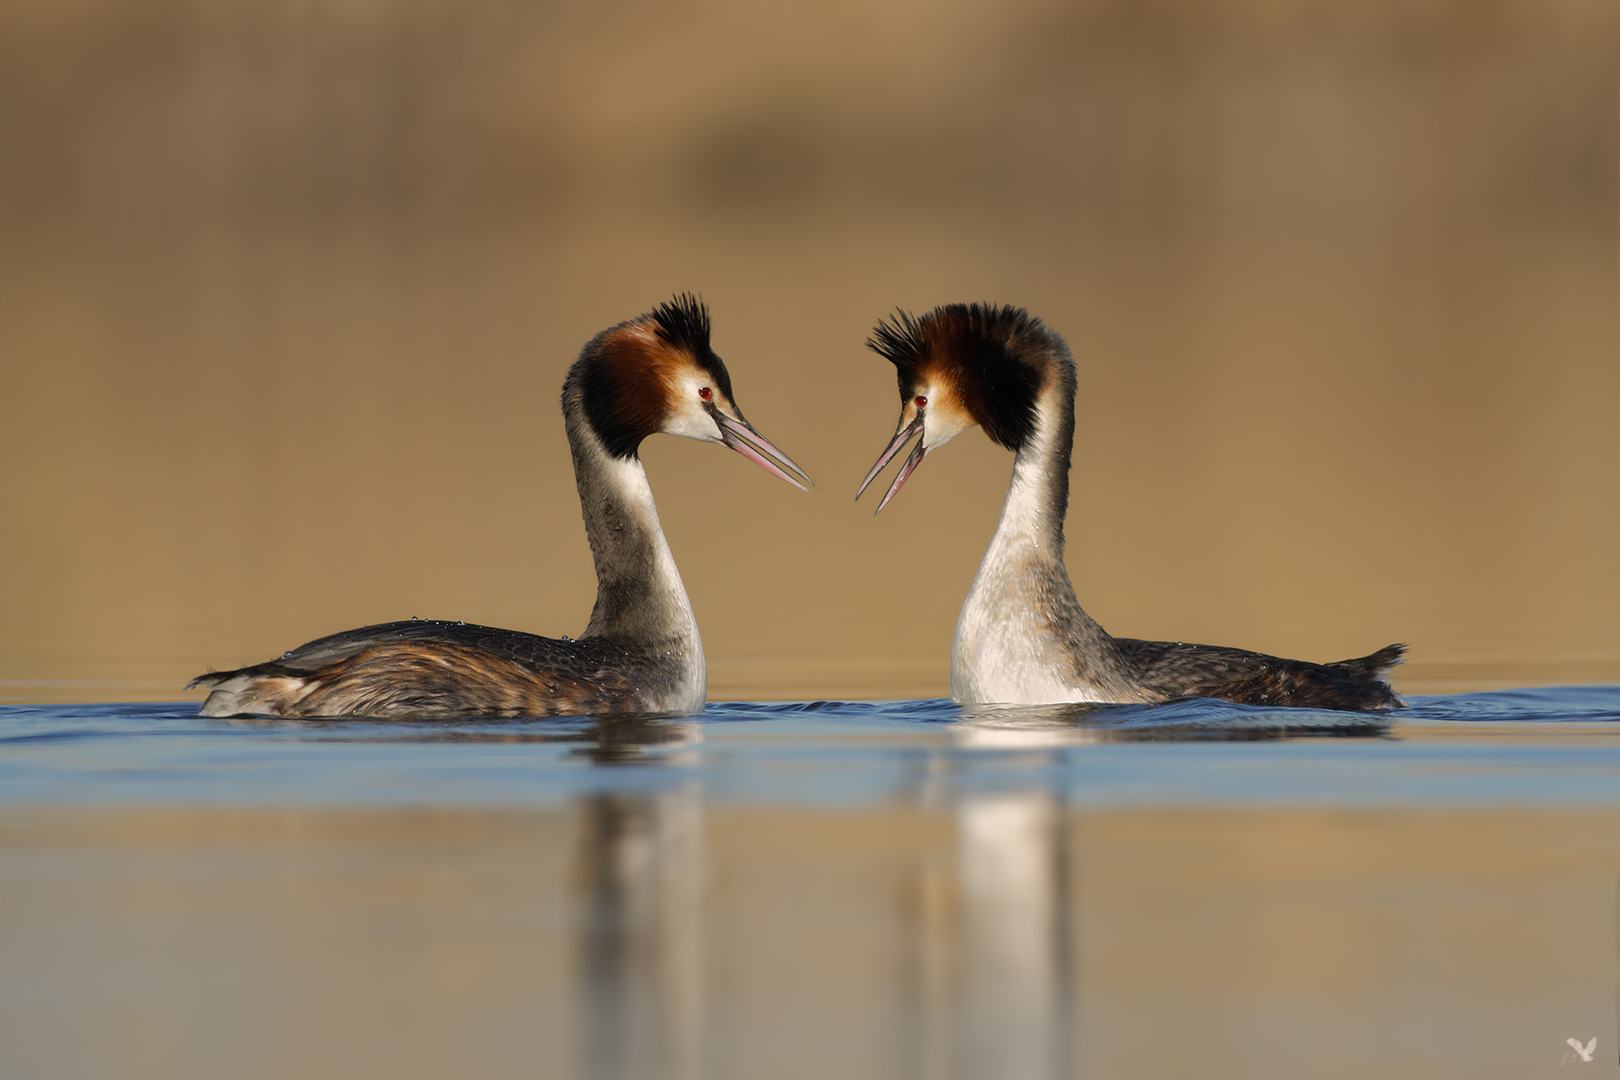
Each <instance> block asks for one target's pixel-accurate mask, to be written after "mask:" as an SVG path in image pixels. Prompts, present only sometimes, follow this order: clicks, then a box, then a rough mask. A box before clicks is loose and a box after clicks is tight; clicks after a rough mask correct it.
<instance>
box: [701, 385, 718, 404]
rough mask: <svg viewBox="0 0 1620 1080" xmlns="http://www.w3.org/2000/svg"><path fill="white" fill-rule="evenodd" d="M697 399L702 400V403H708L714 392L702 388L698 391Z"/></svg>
mask: <svg viewBox="0 0 1620 1080" xmlns="http://www.w3.org/2000/svg"><path fill="white" fill-rule="evenodd" d="M698 397H700V398H702V399H703V400H704V401H708V400H709V399H710V398H712V397H714V391H713V390H710V389H709V388H708V387H707V386H705V387H702V388H700V389H699V390H698Z"/></svg>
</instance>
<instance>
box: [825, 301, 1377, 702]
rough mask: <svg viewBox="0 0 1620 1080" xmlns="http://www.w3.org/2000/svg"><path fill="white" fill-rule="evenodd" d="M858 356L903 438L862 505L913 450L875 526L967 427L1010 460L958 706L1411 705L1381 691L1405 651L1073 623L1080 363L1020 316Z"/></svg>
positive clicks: (968, 612) (965, 312)
mask: <svg viewBox="0 0 1620 1080" xmlns="http://www.w3.org/2000/svg"><path fill="white" fill-rule="evenodd" d="M867 344H868V345H869V346H871V348H872V349H874V350H875V351H876V352H878V353H880V354H881V355H883V356H885V357H887V358H888V359H889V360H890V361H892V362H893V363H894V365H895V367H896V368H897V369H898V372H899V379H900V398H901V402H902V404H901V409H900V427H899V431H898V432H896V434H895V437H894V440H893V441H892V442H890V443H889V445H888V447H887V448H886V449H885V450H884V451H883V454H882V456H880V457H879V458H878V460H877V464H875V465H873V466H872V471H871V472H869V473H868V474H867V476H866V479H865V480H864V481H863V482H862V483H861V491H862V492H864V491H865V490H866V488H867V486H868V485H870V484H871V483H872V480H873V478H874V477H876V476H877V474H878V473H879V472H880V471H881V470H882V468H883V467H884V466H885V465H887V464H888V463H889V461H890V460H891V459H892V458H894V456H895V455H896V454H898V453H899V452H900V450H901V449H902V448H903V447H904V446H905V445H906V444H907V443H908V442H909V441H910V440H911V439H912V437H913V436H916V435H919V434H920V435H921V438H920V439H919V440H918V442H917V445H916V448H915V449H914V450H913V451H912V452H911V454H910V455H909V456H908V457H907V458H906V460H905V463H904V464H903V465H902V466H901V467H900V471H899V473H898V474H897V475H896V476H895V478H894V481H893V482H892V483H891V484H890V485H889V489H888V490H887V491H886V492H885V493H884V495H883V501H882V502H880V503H879V504H878V510H879V511H881V510H882V509H883V507H884V506H886V505H887V504H888V502H889V500H890V499H892V498H893V497H894V495H895V492H897V491H899V490H900V487H901V485H902V484H904V483H905V482H906V479H907V477H909V476H910V475H911V473H912V471H913V470H915V469H916V468H917V466H918V464H920V463H921V461H922V459H923V458H924V457H925V456H926V455H928V454H929V453H931V452H932V451H934V450H936V449H938V448H939V447H941V446H943V445H945V444H946V443H947V442H949V441H950V440H951V439H952V438H954V437H955V436H956V435H957V434H959V433H960V432H961V431H963V430H964V429H965V428H967V427H970V426H971V425H974V424H977V425H979V426H980V427H981V428H983V429H984V432H985V434H986V435H988V436H989V437H990V439H991V440H992V441H993V442H995V443H997V444H998V445H1000V446H1004V447H1006V448H1007V449H1008V450H1011V451H1013V452H1014V453H1015V454H1016V455H1017V457H1016V459H1015V462H1014V465H1013V476H1012V484H1011V486H1010V487H1009V488H1008V490H1007V501H1006V503H1005V505H1004V506H1003V507H1002V511H1001V521H1000V523H999V524H998V525H997V526H996V532H995V535H994V537H992V538H991V541H990V547H989V549H988V550H987V551H986V552H985V554H984V560H983V562H981V563H980V564H979V572H978V574H977V576H976V577H974V579H973V586H972V588H971V589H969V590H968V595H967V600H966V601H964V603H963V605H962V614H961V616H960V618H959V619H958V620H957V624H956V642H955V645H954V646H953V648H952V650H951V697H952V698H954V699H956V700H957V701H961V702H1009V703H1018V702H1024V703H1043V702H1063V701H1104V702H1152V701H1164V700H1166V699H1169V698H1175V697H1187V696H1198V697H1213V698H1224V699H1226V700H1227V701H1233V702H1238V703H1243V704H1256V705H1297V706H1308V707H1314V708H1330V709H1390V708H1396V707H1398V706H1400V705H1402V704H1404V703H1403V702H1402V701H1401V699H1400V698H1399V697H1397V696H1396V695H1395V693H1394V692H1393V691H1392V690H1391V689H1390V686H1389V682H1388V673H1389V671H1390V669H1391V668H1393V667H1394V666H1395V665H1396V664H1398V663H1400V660H1401V656H1402V654H1403V653H1404V652H1405V648H1406V647H1405V646H1404V645H1390V646H1388V647H1386V648H1383V649H1380V650H1378V651H1377V652H1375V653H1373V654H1372V655H1370V656H1364V657H1361V658H1359V659H1355V660H1341V661H1339V662H1338V663H1333V664H1314V663H1309V662H1306V661H1301V660H1284V659H1281V658H1279V657H1275V656H1266V655H1264V654H1263V653H1255V652H1248V651H1246V650H1243V649H1229V648H1222V647H1219V646H1212V645H1188V644H1184V643H1182V642H1179V641H1175V642H1172V641H1138V640H1135V639H1133V638H1116V637H1113V636H1111V635H1110V634H1109V633H1108V632H1107V631H1105V630H1104V629H1103V628H1102V627H1101V626H1099V625H1097V623H1096V621H1095V620H1094V619H1092V618H1091V617H1090V616H1089V615H1087V614H1086V613H1085V611H1083V610H1082V609H1081V607H1080V604H1079V602H1078V601H1077V600H1076V599H1075V595H1074V586H1073V585H1072V584H1071V583H1070V581H1069V574H1068V571H1067V569H1065V567H1064V564H1063V519H1064V516H1065V514H1066V512H1067V510H1068V504H1069V456H1070V452H1071V449H1072V446H1073V442H1074V395H1075V370H1074V362H1073V360H1072V359H1071V358H1070V355H1069V349H1068V346H1067V345H1065V344H1064V342H1063V339H1062V338H1061V337H1059V336H1058V335H1057V334H1055V333H1053V332H1052V331H1051V330H1049V329H1047V327H1046V326H1044V325H1043V324H1042V323H1041V322H1040V320H1038V319H1036V318H1034V317H1032V316H1031V315H1030V314H1029V313H1028V312H1026V311H1024V310H1022V309H1020V308H1013V307H994V306H988V305H983V304H951V305H949V306H946V307H941V308H936V309H935V310H934V311H932V312H930V313H928V314H926V315H924V316H922V317H921V318H914V317H912V316H910V315H908V314H906V313H904V312H901V313H899V314H898V315H896V316H895V317H894V318H893V319H892V320H888V321H885V322H882V323H879V324H878V326H877V328H876V330H875V331H874V333H873V337H872V338H871V339H870V340H869V341H868V342H867ZM858 497H859V493H857V498H858Z"/></svg>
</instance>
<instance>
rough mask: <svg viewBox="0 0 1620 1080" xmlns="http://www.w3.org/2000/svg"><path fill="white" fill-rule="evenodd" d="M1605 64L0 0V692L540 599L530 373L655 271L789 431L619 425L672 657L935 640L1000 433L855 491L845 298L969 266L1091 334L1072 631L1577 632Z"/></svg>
mask: <svg viewBox="0 0 1620 1080" xmlns="http://www.w3.org/2000/svg"><path fill="white" fill-rule="evenodd" d="M1617 73H1620V7H1617V6H1616V5H1614V4H1613V3H1612V2H1609V0H1517V2H1512V0H1502V2H1491V3H1481V2H1478V0H1413V2H1402V3H1394V2H1379V3H1368V2H1364V0H1300V2H1297V3H1278V2H1272V0H1222V2H1218V3H1211V2H1204V0H1198V2H1194V0H1185V2H1179V0H1162V2H1149V3H1127V2H1124V0H1090V2H1071V3H1057V2H1054V0H1015V2H1007V3H1000V4H976V5H975V4H963V5H946V6H940V5H924V4H920V3H912V2H909V0H889V2H885V3H872V2H869V0H862V2H860V3H852V2H830V3H823V4H817V5H807V6H801V7H780V6H771V5H764V6H762V5H757V4H752V3H742V2H735V0H709V2H693V3H686V4H681V5H664V4H653V3H641V2H635V0H611V2H599V3H593V4H566V3H532V2H527V0H523V2H519V0H457V2H454V3H452V2H448V0H443V2H441V0H413V2H410V3H402V2H401V3H389V2H384V0H328V2H297V0H230V2H228V3H226V2H219V0H214V2H208V0H198V2H185V3H182V2H178V0H151V2H148V3H142V4H128V3H117V2H113V0H59V2H55V3H49V4H46V3H37V2H33V0H6V2H4V3H0V364H3V369H4V390H3V392H0V454H3V455H4V462H5V464H4V467H3V469H0V507H3V509H0V566H3V567H4V569H3V571H0V700H6V701H44V700H94V699H109V700H137V699H164V700H167V699H174V698H178V697H180V696H181V693H180V686H181V685H182V684H183V683H184V682H185V681H186V680H187V679H188V678H189V677H190V676H192V675H194V674H197V673H199V672H201V671H203V670H205V669H208V668H219V667H230V666H236V665H238V664H242V663H248V662H254V661H258V660H263V659H268V658H270V657H272V656H274V655H277V654H279V653H280V652H281V651H283V650H284V649H288V648H291V647H293V646H295V645H297V644H299V643H300V642H303V641H306V640H309V639H311V638H314V637H317V636H320V635H322V634H325V633H329V632H332V631H336V630H341V629H346V628H349V627H353V626H358V625H362V624H365V623H372V622H380V621H384V620H389V619H398V618H406V617H410V616H412V615H419V616H422V617H424V618H426V617H437V618H451V619H465V620H468V621H476V622H483V623H489V624H494V625H499V626H507V627H512V628H516V629H523V630H529V631H534V632H538V633H545V634H551V635H557V634H564V633H566V634H576V633H578V632H579V631H580V630H581V629H582V628H583V627H584V624H585V621H586V618H587V616H588V613H589V609H590V605H591V599H592V596H593V594H594V579H593V578H592V575H591V564H590V559H589V555H588V552H587V549H586V546H585V541H584V535H583V530H582V528H581V526H580V522H579V513H578V504H577V500H576V498H575V494H574V489H573V481H572V476H571V472H570V468H569V459H568V455H567V452H566V444H565V441H564V437H563V432H562V424H561V419H560V416H559V413H558V407H557V397H558V391H559V387H560V383H561V380H562V375H563V372H564V370H565V369H566V367H567V365H568V364H569V363H570V362H571V361H572V360H573V358H574V357H575V355H576V354H577V353H578V350H579V348H580V346H581V345H582V344H583V343H584V342H585V341H586V340H587V339H588V338H589V337H590V336H591V335H592V334H594V333H595V332H596V331H597V330H599V329H601V328H603V327H605V326H608V325H610V324H612V323H615V322H617V321H620V320H622V319H625V318H628V317H631V316H633V315H636V314H638V313H640V312H643V311H646V310H648V309H649V308H651V307H652V306H653V305H655V304H656V303H658V302H659V301H661V300H663V299H665V298H667V297H668V296H669V295H670V294H671V293H673V292H675V291H678V290H692V291H696V292H700V293H701V294H702V295H703V296H704V297H705V298H706V299H707V300H708V302H709V303H710V305H711V307H712V309H713V312H714V318H715V335H714V344H715V347H716V349H717V351H718V352H719V353H720V354H721V356H723V357H724V358H725V360H726V361H727V363H728V364H729V366H730V367H731V371H732V375H733V378H734V380H735V384H736V390H737V396H738V399H739V401H740V403H741V405H742V407H743V408H744V409H745V410H746V411H747V414H748V416H749V418H750V419H751V420H752V421H754V422H755V423H756V424H757V425H758V426H759V428H760V429H761V431H763V432H764V433H765V434H766V435H767V436H768V437H769V438H770V439H772V440H773V441H775V442H776V443H778V445H780V446H782V447H783V449H785V450H786V451H788V452H789V453H790V454H792V455H793V456H794V457H795V458H796V459H797V460H798V461H799V463H800V464H802V465H803V466H805V468H806V469H808V470H809V471H810V473H811V475H812V476H813V477H815V479H816V481H817V484H818V487H817V489H816V490H815V491H814V492H812V493H811V494H810V495H803V494H800V493H797V492H794V491H792V490H791V489H789V488H788V487H787V486H786V485H784V484H781V483H779V482H777V481H774V480H772V479H771V478H770V477H768V476H766V475H765V474H763V473H762V472H760V471H759V470H757V469H754V468H752V467H751V466H749V465H748V464H747V463H746V462H744V461H742V460H741V459H739V458H738V457H736V456H735V455H729V454H723V453H720V452H718V451H716V450H714V449H712V448H706V447H701V446H699V445H698V444H696V443H691V442H687V441H684V440H676V439H655V440H652V441H650V442H648V443H647V444H646V446H645V447H644V455H643V456H644V459H645V460H646V462H647V467H648V471H649V473H650V474H651V477H652V481H653V485H654V488H655V491H656V493H657V496H658V500H659V507H660V510H661V513H662V517H663V522H664V527H665V531H666V533H667V534H668V536H669V540H670V544H671V546H672V548H673V549H674V552H675V556H676V559H677V561H678V562H679V564H680V567H681V571H682V574H683V577H684V578H685V581H686V584H687V587H688V590H689V591H690V593H691V596H692V601H693V605H694V607H695V608H696V610H697V614H698V618H699V621H700V623H701V625H702V628H703V634H704V639H705V644H706V646H707V651H708V655H709V667H710V697H711V700H726V699H733V698H755V699H770V698H818V697H832V698H857V699H858V698H872V697H904V696H939V695H943V694H944V693H946V691H947V686H948V655H949V649H950V641H951V635H952V631H953V628H954V624H955V619H956V613H957V609H958V606H959V605H960V603H961V600H962V597H963V595H964V594H965V593H966V591H967V587H968V584H969V582H970V580H971V578H972V575H973V572H974V569H975V567H976V566H977V563H978V559H979V556H980V554H981V553H982V551H983V549H984V546H985V543H986V541H987V540H988V538H989V535H990V532H991V530H992V529H993V527H994V523H995V519H996V515H997V513H998V510H999V507H1000V502H1001V497H1002V494H1003V492H1004V489H1005V484H1006V479H1007V476H1008V475H1009V472H1010V468H1011V460H1010V459H1009V458H1008V456H1007V455H1006V454H1005V453H1004V452H1002V451H1000V450H999V449H997V448H995V447H993V446H992V445H990V444H989V443H988V442H987V441H986V440H984V439H982V438H978V437H976V436H974V437H967V438H963V439H960V440H958V441H957V442H956V443H954V444H953V445H952V446H951V447H950V449H949V450H948V451H947V452H944V453H941V454H938V455H935V456H934V457H933V458H932V459H931V460H930V461H929V462H928V464H927V465H925V466H924V467H923V468H922V469H920V470H919V472H918V474H917V476H916V477H915V478H914V479H913V480H912V481H911V483H910V484H909V485H908V487H907V490H906V491H905V492H904V494H902V495H901V496H900V497H899V498H898V499H897V500H896V501H895V503H894V504H892V505H891V506H890V508H889V509H887V510H886V511H885V512H884V513H883V515H882V516H881V517H879V518H877V519H876V520H874V519H873V518H872V507H873V506H874V505H875V501H876V500H875V499H872V498H870V497H869V498H868V499H867V500H863V502H862V503H860V504H856V503H854V502H853V501H852V496H853V494H854V489H855V486H856V484H857V483H858V481H859V480H860V477H861V476H862V475H863V473H864V472H865V470H866V468H867V466H868V465H869V464H870V463H871V461H872V459H873V458H874V457H875V456H876V454H877V452H878V451H879V450H880V449H881V447H882V446H883V445H884V443H885V441H886V440H887V439H888V438H889V436H890V435H891V434H892V433H893V424H894V420H895V416H896V415H897V409H898V402H897V399H896V396H895V390H894V382H893V376H892V369H891V368H890V367H889V365H888V364H887V363H885V362H884V361H882V360H880V359H879V358H877V357H876V356H874V355H872V354H871V353H869V352H867V351H866V350H865V349H864V348H863V346H862V340H863V338H864V337H865V335H866V333H867V332H868V330H869V329H870V327H871V326H872V324H873V323H874V322H875V321H876V320H877V319H878V318H879V317H880V316H882V315H884V314H885V313H887V312H889V311H891V310H892V309H893V308H894V307H895V306H896V305H899V306H903V307H906V308H909V309H924V308H928V307H932V306H933V305H935V304H939V303H945V302H949V301H957V300H974V299H978V300H988V301H997V302H1007V303H1015V304H1020V305H1023V306H1026V307H1028V308H1029V309H1030V310H1031V311H1033V312H1034V313H1036V314H1037V315H1039V316H1040V317H1042V318H1043V319H1045V320H1046V321H1047V322H1048V323H1049V324H1050V325H1052V326H1053V327H1054V328H1055V329H1057V330H1058V331H1059V332H1061V333H1063V334H1064V335H1066V337H1067V338H1068V340H1069V342H1070V344H1071V345H1072V346H1073V348H1074V351H1075V354H1076V357H1077V359H1078V361H1079V362H1080V368H1081V374H1080V383H1081V393H1080V403H1079V408H1080V423H1079V429H1078V433H1077V444H1076V453H1075V471H1074V476H1073V481H1074V498H1073V501H1072V509H1071V512H1070V518H1069V537H1070V541H1069V566H1070V569H1071V573H1072V575H1073V577H1074V579H1075V584H1076V587H1077V590H1078V592H1079V594H1080V599H1081V602H1082V603H1083V604H1084V605H1085V606H1086V608H1087V610H1089V611H1090V612H1091V613H1092V614H1093V615H1095V616H1096V617H1097V618H1098V619H1099V620H1100V621H1101V622H1102V623H1103V625H1104V626H1106V627H1107V628H1108V629H1110V630H1111V631H1113V632H1114V633H1116V634H1121V635H1129V636H1139V637H1162V638H1173V639H1182V640H1198V641H1206V642H1210V643H1218V644H1229V645H1239V646H1244V647H1248V648H1255V649H1262V650H1266V651H1270V652H1277V653H1281V654H1285V655H1290V656H1300V657H1304V658H1309V659H1318V660H1331V659H1339V658H1342V657H1346V656H1352V655H1360V654H1362V653H1366V652H1369V651H1371V650H1372V649H1374V648H1377V647H1379V646H1381V645H1384V644H1386V643H1388V642H1391V641H1397V640H1399V641H1407V642H1410V643H1411V646H1412V650H1411V656H1412V660H1411V663H1410V664H1409V665H1408V666H1407V667H1405V668H1403V669H1401V671H1400V672H1398V673H1397V679H1396V683H1397V686H1398V688H1401V689H1405V690H1409V691H1412V690H1416V691H1423V690H1444V689H1460V688H1465V687H1488V686H1501V685H1511V684H1515V683H1547V682H1577V681H1614V680H1616V679H1620V570H1617V568H1616V550H1617V544H1616V540H1617V533H1620V425H1617V422H1616V421H1617V419H1620V417H1617V413H1620V365H1617V341H1620V321H1617V317H1616V312H1617V299H1620V269H1617V229H1616V215H1617V206H1620V198H1617V184H1616V174H1617V163H1620V123H1617V121H1620V109H1617V105H1620V95H1617V86H1620V82H1617Z"/></svg>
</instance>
